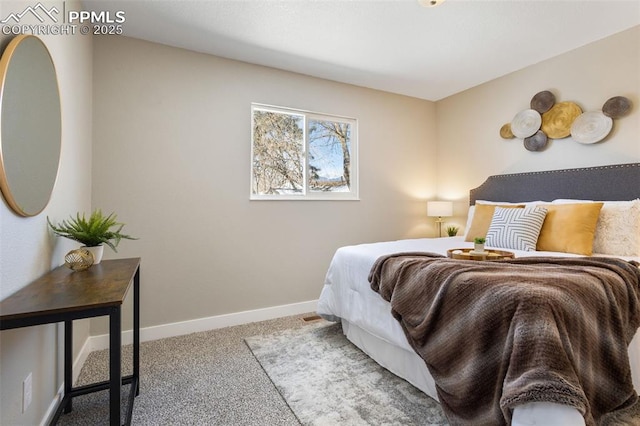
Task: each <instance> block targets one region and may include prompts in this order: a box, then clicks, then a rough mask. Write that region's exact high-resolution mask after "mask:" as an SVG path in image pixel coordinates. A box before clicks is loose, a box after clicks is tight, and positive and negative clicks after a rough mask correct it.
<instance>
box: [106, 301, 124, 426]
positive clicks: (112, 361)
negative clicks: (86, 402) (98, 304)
mask: <svg viewBox="0 0 640 426" xmlns="http://www.w3.org/2000/svg"><path fill="white" fill-rule="evenodd" d="M121 314H122V311H121V309H120V307H119V306H118V307H114V308H113V309H112V310H111V313H110V314H109V424H110V425H111V426H120V393H121V390H122V348H121V344H122V337H121V333H122V316H121Z"/></svg>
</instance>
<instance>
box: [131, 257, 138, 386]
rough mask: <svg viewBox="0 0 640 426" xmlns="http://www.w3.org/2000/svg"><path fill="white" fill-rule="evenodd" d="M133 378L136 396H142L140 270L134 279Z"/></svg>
mask: <svg viewBox="0 0 640 426" xmlns="http://www.w3.org/2000/svg"><path fill="white" fill-rule="evenodd" d="M133 377H134V378H136V379H137V380H136V388H135V389H131V392H133V391H134V390H135V393H136V396H137V395H140V382H139V380H140V268H139V267H138V270H137V271H136V274H135V275H134V277H133Z"/></svg>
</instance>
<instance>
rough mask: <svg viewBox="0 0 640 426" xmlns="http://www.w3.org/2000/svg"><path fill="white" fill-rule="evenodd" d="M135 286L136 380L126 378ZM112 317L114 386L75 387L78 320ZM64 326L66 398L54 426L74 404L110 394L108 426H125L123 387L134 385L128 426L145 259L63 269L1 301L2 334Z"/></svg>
mask: <svg viewBox="0 0 640 426" xmlns="http://www.w3.org/2000/svg"><path fill="white" fill-rule="evenodd" d="M132 282H133V374H131V375H130V376H126V377H122V363H121V362H122V359H121V358H122V352H121V344H122V338H121V333H122V303H123V302H124V299H125V297H126V296H127V293H128V292H129V289H130V288H131V283H132ZM103 315H108V316H109V380H107V381H104V382H99V383H93V384H90V385H86V386H80V387H77V388H74V387H73V382H72V380H73V377H72V368H73V353H72V352H73V349H72V348H73V320H77V319H83V318H91V317H97V316H103ZM57 322H64V396H63V398H62V400H61V401H60V403H59V405H58V407H57V410H56V412H55V414H54V416H53V418H52V420H51V423H50V424H55V423H57V422H58V419H59V418H60V415H61V414H62V411H64V412H65V413H69V412H71V410H72V399H73V397H75V396H79V395H85V394H88V393H92V392H98V391H102V390H106V389H109V424H110V425H111V426H115V425H120V420H121V419H120V395H121V387H122V384H130V385H131V391H130V394H129V404H128V410H127V415H126V419H125V424H126V425H129V424H131V417H132V414H133V401H134V398H135V397H136V396H137V395H138V394H139V393H140V258H131V259H118V260H104V261H102V262H100V263H99V264H97V265H93V266H91V268H89V269H87V270H85V271H76V272H74V271H72V270H71V269H69V268H67V267H65V266H60V267H58V268H56V269H54V270H52V271H50V272H48V273H47V274H45V275H44V276H42V277H40V278H38V279H37V280H35V281H34V282H32V283H31V284H29V285H27V286H26V287H24V288H22V289H21V290H19V291H17V292H16V293H14V294H13V295H11V296H9V297H7V298H6V299H4V300H2V301H0V330H8V329H12V328H20V327H30V326H34V325H41V324H50V323H57Z"/></svg>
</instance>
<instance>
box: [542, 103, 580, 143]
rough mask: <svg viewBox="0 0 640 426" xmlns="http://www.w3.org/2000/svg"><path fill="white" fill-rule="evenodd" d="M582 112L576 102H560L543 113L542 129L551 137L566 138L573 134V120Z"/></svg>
mask: <svg viewBox="0 0 640 426" xmlns="http://www.w3.org/2000/svg"><path fill="white" fill-rule="evenodd" d="M580 114H582V109H581V108H580V107H579V106H578V105H577V104H576V103H575V102H560V103H557V104H555V105H554V106H552V107H551V109H550V110H549V111H547V112H545V113H544V114H542V131H543V132H545V133H546V134H547V137H549V138H551V139H562V138H566V137H567V136H569V135H570V134H571V125H572V124H573V121H574V120H575V119H576V118H577V117H578V116H579V115H580Z"/></svg>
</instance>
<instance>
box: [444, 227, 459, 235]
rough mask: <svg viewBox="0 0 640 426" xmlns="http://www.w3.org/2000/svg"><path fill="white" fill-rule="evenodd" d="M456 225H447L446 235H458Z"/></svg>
mask: <svg viewBox="0 0 640 426" xmlns="http://www.w3.org/2000/svg"><path fill="white" fill-rule="evenodd" d="M458 229H459V228H458V227H457V226H447V235H448V236H450V237H455V236H456V235H458Z"/></svg>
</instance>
